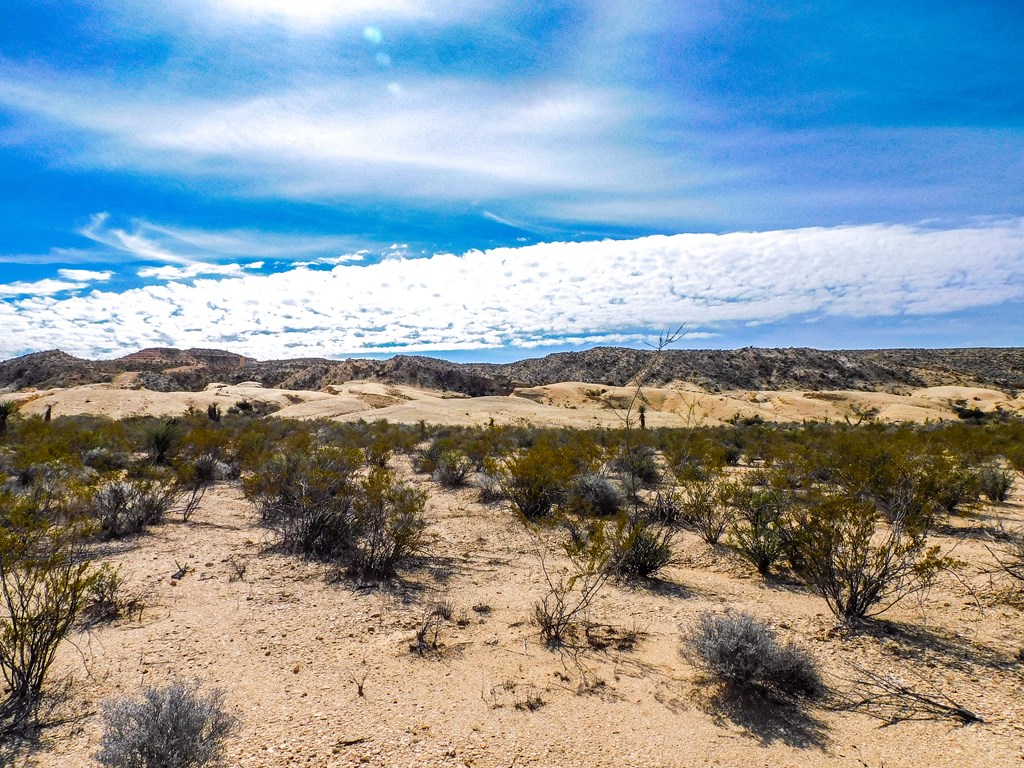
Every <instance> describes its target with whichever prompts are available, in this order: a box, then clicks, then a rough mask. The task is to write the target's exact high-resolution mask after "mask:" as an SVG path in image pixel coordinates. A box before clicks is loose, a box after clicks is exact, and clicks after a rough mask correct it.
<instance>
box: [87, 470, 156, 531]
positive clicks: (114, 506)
mask: <svg viewBox="0 0 1024 768" xmlns="http://www.w3.org/2000/svg"><path fill="white" fill-rule="evenodd" d="M174 494H175V487H174V484H173V483H171V482H168V481H165V480H161V479H156V478H146V477H140V478H127V479H125V480H115V481H113V482H111V483H107V484H106V485H103V486H101V487H100V488H99V489H98V490H96V492H95V493H94V494H93V496H92V500H91V504H90V507H91V509H92V514H93V516H94V517H95V519H96V521H97V523H99V527H100V532H101V534H102V535H103V536H104V537H106V538H111V539H115V538H121V537H123V536H131V535H133V534H136V533H141V532H142V530H143V529H144V528H145V527H146V526H147V525H156V524H158V523H161V522H163V519H164V517H165V515H166V514H167V512H168V511H169V510H170V509H171V506H172V505H173V504H174Z"/></svg>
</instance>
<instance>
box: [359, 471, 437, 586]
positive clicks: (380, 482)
mask: <svg viewBox="0 0 1024 768" xmlns="http://www.w3.org/2000/svg"><path fill="white" fill-rule="evenodd" d="M425 507H426V494H425V493H423V492H422V491H419V490H417V489H415V488H410V487H409V486H407V485H405V484H404V483H402V482H399V481H396V480H395V478H394V476H393V475H392V474H391V473H390V472H389V471H388V470H386V469H381V468H380V467H374V468H373V469H371V471H370V474H369V475H368V476H367V477H366V478H364V479H363V480H362V482H361V483H360V486H359V492H358V494H357V496H356V498H355V503H354V505H353V513H354V519H353V523H354V524H353V526H352V534H353V537H352V541H351V542H350V550H349V552H348V554H347V557H346V567H347V569H348V571H349V572H350V573H352V574H353V575H357V576H361V577H367V578H387V577H390V576H392V575H394V573H395V571H396V570H397V569H398V567H399V566H400V565H402V564H404V563H405V562H407V561H408V560H409V559H410V558H412V557H414V556H416V555H417V554H419V552H420V551H421V550H422V549H423V545H424V535H423V531H424V529H425V528H426V521H425V520H424V517H423V512H424V509H425Z"/></svg>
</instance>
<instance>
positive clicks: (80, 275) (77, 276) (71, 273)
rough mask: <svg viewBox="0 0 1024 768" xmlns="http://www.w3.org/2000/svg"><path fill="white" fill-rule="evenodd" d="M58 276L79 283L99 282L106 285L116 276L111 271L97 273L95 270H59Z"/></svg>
mask: <svg viewBox="0 0 1024 768" xmlns="http://www.w3.org/2000/svg"><path fill="white" fill-rule="evenodd" d="M57 274H58V275H60V276H61V277H63V278H65V279H66V280H75V281H77V282H86V283H89V282H97V283H105V282H107V281H108V280H110V278H112V277H113V276H114V273H113V272H111V271H110V270H109V269H105V270H101V271H97V270H94V269H58V270H57Z"/></svg>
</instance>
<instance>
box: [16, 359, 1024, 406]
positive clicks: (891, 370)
mask: <svg viewBox="0 0 1024 768" xmlns="http://www.w3.org/2000/svg"><path fill="white" fill-rule="evenodd" d="M648 370H649V377H648V379H647V380H648V382H649V383H651V384H663V383H667V382H671V381H689V382H693V383H695V384H698V385H700V386H701V387H704V388H706V389H708V390H711V391H723V390H765V389H800V390H828V389H860V390H871V391H889V392H899V391H903V390H907V389H911V388H915V387H924V386H940V385H947V384H962V385H973V386H984V387H991V388H994V389H1000V390H1004V391H1006V392H1008V393H1014V392H1017V391H1020V390H1024V349H1022V348H1009V349H990V348H975V349H885V350H845V351H843V350H839V351H830V350H816V349H759V348H752V347H748V348H745V349H737V350H666V351H664V352H663V353H661V355H660V356H656V355H655V353H654V352H653V351H650V350H636V349H624V348H615V347H598V348H595V349H590V350H587V351H584V352H565V353H557V354H552V355H547V356H546V357H540V358H533V359H527V360H521V361H518V362H515V363H505V364H493V363H462V364H460V363H452V362H448V361H446V360H438V359H436V358H430V357H420V356H409V355H398V356H396V357H393V358H391V359H389V360H367V359H348V360H327V359H322V358H302V359H293V360H266V361H260V360H254V359H252V358H247V357H243V356H242V355H236V354H233V353H231V352H225V351H223V350H212V349H187V350H180V349H173V348H155V349H145V350H141V351H139V352H134V353H132V354H130V355H125V356H124V357H120V358H117V359H114V360H83V359H81V358H77V357H72V356H71V355H68V354H66V353H64V352H61V351H60V350H50V351H47V352H38V353H34V354H30V355H25V356H23V357H18V358H14V359H11V360H7V361H4V362H0V391H15V390H18V389H22V388H25V387H36V388H39V389H42V388H50V387H68V386H75V385H78V384H90V383H102V382H111V381H114V380H115V379H117V380H118V381H122V382H125V383H126V384H129V385H130V386H136V387H145V388H147V389H154V390H159V391H176V390H190V391H197V390H201V389H203V388H204V387H205V386H206V385H207V384H209V383H211V382H225V383H229V384H237V383H241V382H244V381H255V382H259V383H260V384H262V385H263V386H266V387H276V388H281V389H311V390H319V389H323V388H325V387H327V386H329V385H331V384H340V383H343V382H346V381H353V380H360V379H369V380H375V381H381V382H386V383H391V384H405V385H410V386H414V387H421V388H425V389H435V390H443V391H450V392H458V393H461V394H466V395H470V396H472V397H478V396H483V395H502V394H508V393H510V392H511V391H512V390H513V388H515V387H532V386H540V385H543V384H551V383H555V382H559V381H587V382H593V383H595V384H606V385H612V386H624V385H627V384H629V383H631V382H632V381H634V380H635V378H636V376H637V373H638V372H640V371H648Z"/></svg>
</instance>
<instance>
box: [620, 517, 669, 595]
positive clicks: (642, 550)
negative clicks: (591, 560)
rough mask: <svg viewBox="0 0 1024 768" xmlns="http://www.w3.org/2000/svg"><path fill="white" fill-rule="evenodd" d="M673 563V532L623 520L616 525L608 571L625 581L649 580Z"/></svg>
mask: <svg viewBox="0 0 1024 768" xmlns="http://www.w3.org/2000/svg"><path fill="white" fill-rule="evenodd" d="M671 561H672V531H671V529H669V528H665V527H662V526H659V525H655V524H652V523H648V522H646V521H643V520H630V519H629V518H627V517H625V516H623V518H622V519H621V520H620V521H619V523H618V524H617V525H616V530H615V533H614V537H613V539H612V547H611V552H610V554H609V557H608V565H607V568H608V570H609V572H611V573H613V574H614V575H616V576H619V577H623V578H641V579H644V578H649V577H651V576H653V575H654V574H655V573H657V572H658V571H660V570H661V569H662V568H664V567H665V566H667V565H668V564H669V563H670V562H671Z"/></svg>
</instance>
